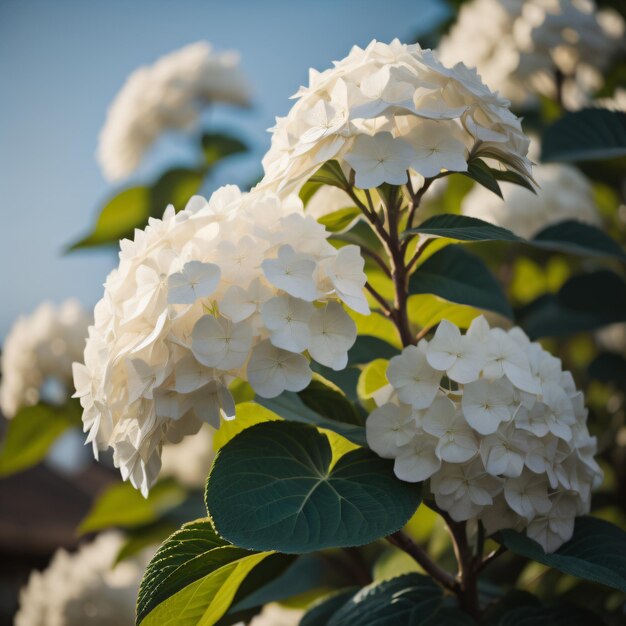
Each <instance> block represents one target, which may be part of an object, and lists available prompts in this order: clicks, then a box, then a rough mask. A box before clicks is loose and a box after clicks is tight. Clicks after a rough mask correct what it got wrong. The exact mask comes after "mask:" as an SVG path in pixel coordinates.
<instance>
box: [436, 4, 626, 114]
mask: <svg viewBox="0 0 626 626" xmlns="http://www.w3.org/2000/svg"><path fill="white" fill-rule="evenodd" d="M623 33H624V23H623V20H622V18H621V17H620V15H619V14H618V13H617V12H616V11H613V10H611V9H603V10H600V11H598V10H597V9H596V6H595V3H594V2H593V1H592V0H589V1H586V2H576V0H525V1H524V2H518V1H515V2H500V1H499V0H472V2H469V3H467V4H464V5H463V7H462V8H461V11H460V13H459V17H458V19H457V22H456V24H455V25H454V27H453V28H452V29H451V31H450V33H449V34H448V35H447V36H446V37H444V38H443V40H442V41H441V43H440V45H439V54H440V56H441V59H442V61H443V62H444V63H450V64H452V63H456V62H458V61H463V62H464V63H465V64H467V65H469V66H470V67H471V66H473V67H477V68H479V69H480V72H481V74H482V76H483V79H484V81H485V83H486V84H487V85H489V86H490V87H491V88H492V89H497V90H498V91H499V92H500V93H501V94H502V95H503V96H505V97H507V98H510V99H511V100H512V101H513V102H514V103H516V104H523V105H528V104H532V103H535V102H536V100H537V98H536V95H535V94H537V93H538V94H542V95H546V96H548V97H554V96H555V93H556V77H555V73H556V70H557V69H558V70H559V71H560V72H561V73H562V75H563V77H564V79H561V80H563V83H562V85H561V88H562V90H563V95H564V96H565V101H566V105H567V107H568V108H572V107H573V106H576V105H578V104H580V103H581V102H582V101H584V100H585V97H586V94H588V93H592V92H594V91H597V90H598V89H599V88H600V87H601V86H602V83H603V78H602V72H603V70H604V69H605V68H606V66H607V64H608V63H609V62H610V60H611V58H612V57H613V55H614V54H615V53H616V52H617V51H618V49H619V47H620V41H621V38H622V36H623Z"/></svg>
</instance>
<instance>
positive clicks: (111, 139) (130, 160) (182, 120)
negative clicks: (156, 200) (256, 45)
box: [98, 41, 250, 180]
mask: <svg viewBox="0 0 626 626" xmlns="http://www.w3.org/2000/svg"><path fill="white" fill-rule="evenodd" d="M249 101H250V89H249V86H248V83H247V80H246V79H245V77H244V76H243V74H242V72H241V70H240V69H239V55H238V53H236V52H233V51H229V52H220V53H217V52H215V51H214V50H213V49H212V48H211V46H210V44H209V43H207V42H205V41H199V42H196V43H193V44H190V45H188V46H185V47H184V48H181V49H180V50H176V51H175V52H171V53H170V54H167V55H165V56H163V57H161V58H160V59H158V60H157V61H156V62H155V63H154V64H153V65H149V66H145V67H140V68H139V69H137V70H135V71H134V72H133V73H132V74H131V75H130V76H129V77H128V79H127V80H126V83H125V84H124V86H123V87H122V89H121V90H120V92H119V93H118V94H117V96H116V97H115V100H114V101H113V103H112V104H111V106H110V108H109V111H108V113H107V119H106V123H105V125H104V127H103V129H102V131H101V132H100V142H99V146H98V160H99V161H100V165H101V167H102V171H103V173H104V175H105V177H106V178H107V179H109V180H118V179H120V178H124V177H126V176H128V175H130V174H131V173H132V172H133V171H134V170H135V169H136V168H137V166H138V165H139V163H140V161H141V158H142V157H143V155H144V153H145V152H146V150H147V149H148V148H149V147H150V146H151V145H152V143H153V142H154V141H155V140H156V139H157V138H158V137H159V136H160V135H161V134H162V133H163V132H164V131H166V130H186V129H189V128H192V127H193V126H195V125H196V124H197V123H198V120H199V117H200V113H201V111H202V109H203V108H205V107H206V106H208V105H210V104H211V103H215V102H224V103H229V104H234V105H237V106H248V105H249Z"/></svg>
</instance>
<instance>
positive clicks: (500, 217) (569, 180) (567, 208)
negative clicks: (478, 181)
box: [461, 163, 601, 238]
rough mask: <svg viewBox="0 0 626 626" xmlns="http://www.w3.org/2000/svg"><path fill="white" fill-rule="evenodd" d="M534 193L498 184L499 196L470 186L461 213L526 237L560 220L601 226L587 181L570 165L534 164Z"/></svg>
mask: <svg viewBox="0 0 626 626" xmlns="http://www.w3.org/2000/svg"><path fill="white" fill-rule="evenodd" d="M533 176H534V179H535V181H536V182H537V185H538V189H537V191H536V193H533V192H532V191H529V190H528V189H525V188H524V187H520V186H519V185H513V184H511V183H501V184H500V187H501V189H502V195H503V198H499V197H498V196H496V194H494V193H492V192H490V191H488V190H487V189H485V188H484V187H482V186H480V185H474V187H473V188H472V189H471V190H470V192H469V193H468V194H467V195H466V196H465V197H464V198H463V202H462V203H461V213H463V214H464V215H468V216H470V217H477V218H480V219H481V220H485V221H486V222H490V223H492V224H497V225H498V226H503V227H504V228H508V229H509V230H511V231H513V232H514V233H515V234H516V235H519V236H520V237H525V238H530V237H532V236H533V235H536V234H537V233H538V232H539V231H540V230H543V229H544V228H546V227H547V226H551V225H552V224H557V223H558V222H562V221H564V220H577V221H579V222H584V223H587V224H592V225H594V226H600V225H601V219H600V215H599V213H598V209H597V207H596V203H595V200H594V197H593V189H592V188H591V185H590V183H589V181H588V180H587V179H586V178H585V176H584V175H583V174H581V173H580V171H579V170H578V169H576V168H575V167H572V166H571V165H563V164H560V163H559V164H557V163H554V164H552V163H551V164H546V165H535V166H534V168H533Z"/></svg>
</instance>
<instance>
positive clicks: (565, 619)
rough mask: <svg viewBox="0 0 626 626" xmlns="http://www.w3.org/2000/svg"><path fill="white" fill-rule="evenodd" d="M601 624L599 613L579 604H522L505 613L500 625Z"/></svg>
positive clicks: (595, 625) (576, 625)
mask: <svg viewBox="0 0 626 626" xmlns="http://www.w3.org/2000/svg"><path fill="white" fill-rule="evenodd" d="M547 624H549V625H550V626H600V625H601V624H604V621H603V620H602V619H601V618H600V616H599V615H597V614H595V613H592V612H591V611H587V610H586V609H583V608H581V607H579V606H573V605H567V604H560V605H559V604H557V605H552V606H520V607H517V608H515V609H513V610H512V611H508V612H507V613H505V614H504V615H503V616H502V617H501V618H500V620H499V621H498V626H546V625H547Z"/></svg>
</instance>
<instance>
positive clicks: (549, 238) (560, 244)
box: [404, 214, 626, 261]
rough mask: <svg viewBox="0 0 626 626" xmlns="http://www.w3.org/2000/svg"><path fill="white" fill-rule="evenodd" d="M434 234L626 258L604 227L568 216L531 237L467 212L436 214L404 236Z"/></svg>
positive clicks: (458, 239)
mask: <svg viewBox="0 0 626 626" xmlns="http://www.w3.org/2000/svg"><path fill="white" fill-rule="evenodd" d="M418 234H423V235H432V236H434V237H445V238H447V239H453V240H455V241H465V242H469V243H472V242H476V241H510V242H521V243H526V244H529V245H532V246H535V247H539V248H546V249H548V250H562V251H564V252H569V253H572V254H580V255H587V256H605V257H615V258H617V259H620V260H621V261H626V253H625V252H624V250H623V249H622V247H621V246H620V245H619V244H618V243H617V242H616V241H615V240H613V239H611V237H609V236H608V235H607V234H606V233H605V232H604V231H602V230H600V229H599V228H596V227H595V226H591V225H590V224H584V223H582V222H578V221H576V220H566V221H563V222H559V223H558V224H553V225H551V226H548V227H547V228H544V229H543V230H542V231H540V232H539V233H537V234H536V235H535V236H534V237H533V238H532V239H523V238H522V237H518V236H517V235H515V234H514V233H512V232H511V231H510V230H507V229H506V228H502V227H501V226H496V225H495V224H490V223H489V222H485V221H484V220H481V219H478V218H475V217H469V216H467V215H450V214H443V215H434V216H433V217H430V218H428V219H427V220H426V221H425V222H423V223H422V224H420V225H419V226H418V227H417V228H411V229H410V230H407V231H405V232H404V235H405V236H411V235H418Z"/></svg>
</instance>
